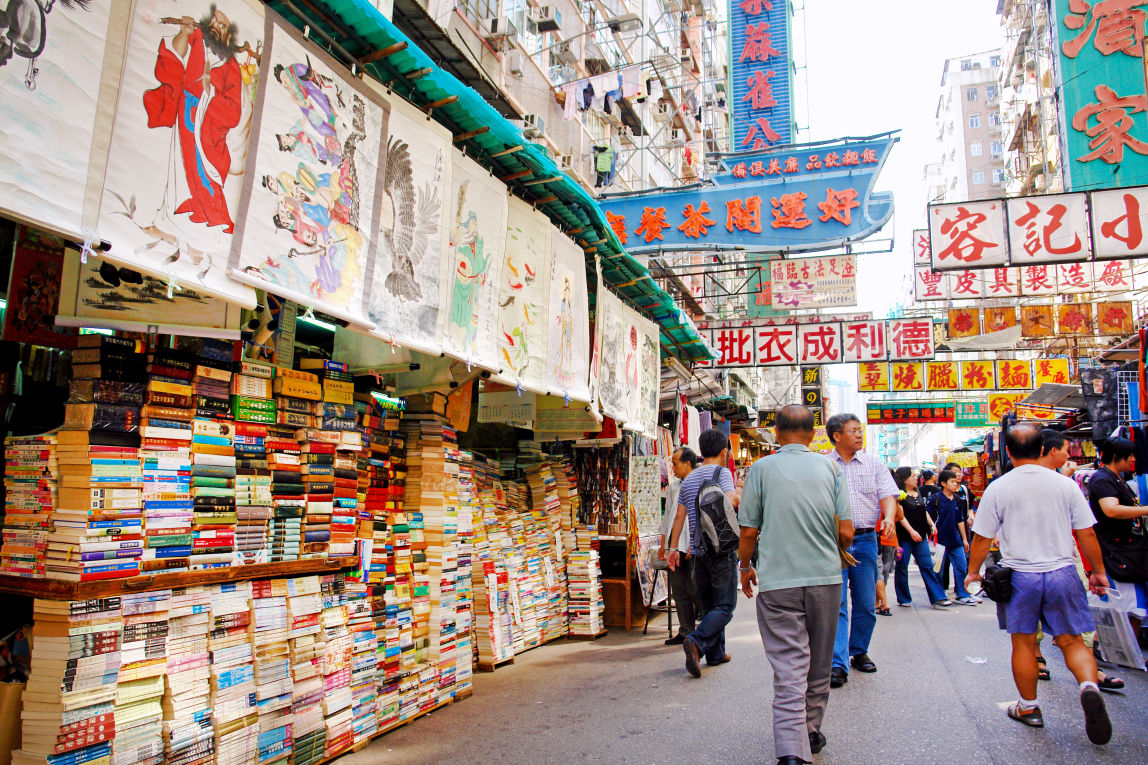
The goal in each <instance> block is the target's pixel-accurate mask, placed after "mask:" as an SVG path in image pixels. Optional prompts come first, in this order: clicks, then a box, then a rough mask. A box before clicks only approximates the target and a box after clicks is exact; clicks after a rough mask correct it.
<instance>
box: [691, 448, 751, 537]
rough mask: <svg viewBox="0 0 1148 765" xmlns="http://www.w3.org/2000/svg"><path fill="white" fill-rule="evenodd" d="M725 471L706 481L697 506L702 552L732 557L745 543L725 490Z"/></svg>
mask: <svg viewBox="0 0 1148 765" xmlns="http://www.w3.org/2000/svg"><path fill="white" fill-rule="evenodd" d="M723 470H725V468H724V467H718V469H717V470H715V471H713V474H712V475H711V476H710V477H709V478H707V479H706V480H705V481H702V485H701V486H700V487H698V498H697V501H696V502H695V505H696V507H697V511H698V529H699V530H700V531H701V537H702V549H703V550H705V552H706V554H707V555H728V554H729V553H732V552H734V551H736V550H737V547H738V544H739V543H740V541H741V527H740V526H739V524H738V522H737V514H736V513H735V512H734V510H733V505H732V504H730V501H729V497H727V496H726V495H725V492H724V491H723V490H722V487H721V483H720V479H721V471H723Z"/></svg>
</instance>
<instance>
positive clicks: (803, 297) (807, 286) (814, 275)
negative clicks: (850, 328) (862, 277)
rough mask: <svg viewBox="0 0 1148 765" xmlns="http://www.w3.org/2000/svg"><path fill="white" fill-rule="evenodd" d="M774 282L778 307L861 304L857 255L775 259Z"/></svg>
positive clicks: (772, 264)
mask: <svg viewBox="0 0 1148 765" xmlns="http://www.w3.org/2000/svg"><path fill="white" fill-rule="evenodd" d="M770 281H771V282H772V289H773V307H774V308H775V309H779V310H781V309H792V308H840V307H842V306H851V305H856V304H857V258H856V256H855V255H828V256H825V257H821V258H799V259H797V260H775V261H773V262H772V263H770ZM751 315H752V314H751Z"/></svg>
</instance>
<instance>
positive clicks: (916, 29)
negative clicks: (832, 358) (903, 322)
mask: <svg viewBox="0 0 1148 765" xmlns="http://www.w3.org/2000/svg"><path fill="white" fill-rule="evenodd" d="M804 5H805V10H804V12H801V11H798V13H797V18H796V19H795V23H794V39H793V47H794V51H795V54H796V55H795V58H796V60H797V64H798V66H800V65H801V63H802V60H803V59H804V60H805V61H807V62H808V63H807V67H806V70H805V72H804V73H803V72H801V71H799V72H798V73H797V81H796V83H795V84H796V90H797V103H796V108H795V116H796V117H797V123H798V126H799V128H802V129H803V130H802V132H801V133H800V134H799V135H800V140H802V141H806V140H812V141H818V140H827V139H832V138H839V137H844V136H865V135H872V134H875V133H883V132H886V131H890V130H898V129H899V130H900V131H901V134H900V142H899V143H898V144H897V145H896V146H894V147H893V150H892V152H891V154H890V157H889V160H888V161H887V162H886V164H885V167H884V169H883V170H882V172H881V176H880V177H879V178H878V181H877V189H878V190H882V191H892V192H893V197H894V210H895V212H894V215H893V220H892V221H891V222H890V224H889V225H888V226H886V227H885V230H884V231H882V232H881V233H879V234H877V237H880V238H886V239H887V238H888V237H889V236H893V238H894V247H893V251H892V252H885V253H878V254H867V255H861V256H859V257H858V282H857V291H858V310H861V311H872V312H873V314H874V316H877V317H883V316H885V315H886V314H887V312H888V311H889V309H890V308H892V307H893V306H894V305H895V304H896V302H897V300H898V298H899V297H901V298H904V297H907V296H905V295H898V293H897V291H896V290H894V289H890V287H891V286H893V285H900V284H901V283H902V281H903V279H907V277H908V274H909V273H910V271H911V252H910V249H909V248H910V243H911V239H912V232H913V229H915V228H923V227H924V225H925V209H926V205H927V204H928V201H929V200H928V199H927V198H926V194H925V182H924V176H923V172H924V166H925V165H926V164H928V163H931V162H935V161H937V160H938V159H939V158H940V147H939V145H938V143H937V138H936V110H937V100H938V98H939V97H940V93H941V91H940V86H941V73H942V71H943V69H944V65H945V60H946V59H948V58H956V57H959V56H964V55H968V54H971V53H979V52H981V51H985V50H990V49H992V48H998V47H1003V46H1004V44H1005V37H1004V30H1003V29H1002V28H1001V26H1000V17H999V16H997V14H996V6H997V0H950V1H949V2H942V1H941V0H878V2H868V3H858V2H857V0H805V3H804ZM803 21H804V25H803ZM803 27H804V32H805V34H804V41H803V39H802V37H803V34H802V33H803ZM803 47H804V53H805V55H804V56H803V55H802V53H803ZM804 98H807V99H808V116H807V114H806V102H805V100H804ZM806 128H807V130H805V129H806ZM884 244H885V246H887V242H885V243H884ZM857 249H861V250H865V249H870V248H869V247H866V246H865V245H864V244H862V245H860V246H859V247H858V248H857ZM873 249H877V247H874V248H873ZM907 283H908V284H911V282H907ZM829 372H830V375H829V376H830V377H831V378H832V379H835V380H842V381H851V382H853V383H854V384H856V372H855V370H854V368H853V367H852V366H851V365H841V364H838V365H834V366H831V367H829Z"/></svg>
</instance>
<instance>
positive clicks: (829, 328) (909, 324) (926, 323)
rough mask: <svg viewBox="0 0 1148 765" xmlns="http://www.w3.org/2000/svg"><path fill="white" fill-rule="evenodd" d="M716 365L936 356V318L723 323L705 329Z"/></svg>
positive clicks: (923, 358)
mask: <svg viewBox="0 0 1148 765" xmlns="http://www.w3.org/2000/svg"><path fill="white" fill-rule="evenodd" d="M700 331H701V333H702V336H703V337H705V338H706V339H707V340H709V341H710V344H711V345H712V346H713V347H714V348H715V349H716V350H717V352H718V358H717V360H716V361H714V362H712V364H711V366H715V367H755V366H766V367H767V366H797V365H798V364H838V363H842V362H859V361H886V360H890V361H913V360H922V361H923V360H928V359H931V358H933V354H934V352H935V350H936V346H935V344H934V339H933V323H932V320H931V319H927V318H926V319H886V320H881V321H871V320H864V321H852V322H819V323H816V324H776V325H762V326H720V327H717V328H714V329H703V330H700Z"/></svg>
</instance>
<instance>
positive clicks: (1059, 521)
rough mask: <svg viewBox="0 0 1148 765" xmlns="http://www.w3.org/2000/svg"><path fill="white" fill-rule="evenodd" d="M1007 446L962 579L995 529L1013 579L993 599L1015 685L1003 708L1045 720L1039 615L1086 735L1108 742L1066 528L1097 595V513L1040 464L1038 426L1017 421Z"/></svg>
mask: <svg viewBox="0 0 1148 765" xmlns="http://www.w3.org/2000/svg"><path fill="white" fill-rule="evenodd" d="M1005 446H1006V447H1007V449H1008V454H1009V457H1010V458H1011V459H1012V461H1013V464H1014V465H1015V467H1014V468H1013V469H1012V470H1011V471H1010V472H1008V473H1006V474H1005V475H1003V476H1001V477H1000V478H998V479H996V480H995V481H993V482H992V483H991V484H990V485H989V487H988V488H987V489H986V490H985V494H984V497H983V498H982V499H981V505H980V509H979V511H978V512H977V517H976V521H975V522H974V524H973V532H974V538H973V543H972V559H971V561H970V563H969V575H968V576H967V577H966V579H965V586H966V587H968V586H970V585H972V584H973V583H975V582H978V581H980V580H981V575H980V569H981V564H982V563H984V560H985V556H986V555H987V554H988V551H989V546H990V544H991V542H992V539H993V537H994V536H995V537H998V538H999V539H1000V551H1001V556H1002V557H1001V564H1002V565H1003V566H1005V567H1006V568H1009V569H1011V570H1012V585H1011V596H1010V597H1009V599H1008V602H1007V603H999V602H998V603H997V617H998V620H999V622H1000V626H1001V629H1003V630H1006V631H1007V632H1008V633H1009V634H1010V635H1011V636H1012V671H1013V680H1014V682H1015V683H1016V687H1017V690H1018V691H1019V692H1020V700H1019V701H1018V702H1017V703H1015V704H1012V705H1010V706H1009V708H1008V716H1009V717H1011V718H1012V719H1014V720H1016V721H1018V722H1021V723H1023V724H1025V725H1027V726H1029V727H1032V728H1043V727H1044V716H1043V715H1042V713H1041V711H1040V707H1039V706H1038V705H1037V703H1036V684H1037V674H1038V665H1037V660H1036V656H1037V654H1036V651H1037V641H1036V632H1037V628H1038V627H1039V626H1040V624H1041V623H1042V622H1043V623H1044V624H1045V625H1046V628H1047V629H1048V631H1049V632H1051V633H1052V634H1053V635H1055V642H1056V644H1057V645H1058V646H1060V650H1061V651H1063V652H1064V663H1065V665H1067V666H1068V669H1069V670H1070V671H1071V672H1072V674H1073V675H1075V676H1076V680H1077V682H1078V683H1080V705H1081V707H1083V709H1084V726H1085V730H1086V732H1087V733H1088V739H1089V740H1090V741H1091V742H1092V743H1094V744H1107V743H1108V741H1109V739H1111V738H1112V723H1111V721H1110V720H1109V719H1108V711H1107V710H1106V709H1105V707H1104V699H1103V698H1101V696H1100V689H1099V687H1098V686H1097V674H1096V660H1095V659H1094V658H1093V657H1092V652H1091V651H1090V650H1089V649H1088V648H1087V647H1086V646H1085V645H1084V641H1083V640H1082V639H1081V633H1083V632H1091V631H1092V630H1094V629H1096V627H1095V625H1094V624H1093V622H1092V614H1091V612H1090V611H1089V608H1088V598H1087V595H1086V594H1085V591H1084V586H1083V585H1082V584H1081V581H1080V578H1079V576H1078V575H1077V573H1076V565H1075V563H1074V560H1073V543H1072V536H1073V534H1072V532H1071V531H1069V529H1072V530H1073V531H1074V532H1075V534H1076V539H1077V541H1078V542H1079V544H1080V551H1081V552H1082V553H1083V554H1084V557H1085V558H1087V559H1088V562H1089V564H1090V565H1091V566H1092V575H1091V576H1090V577H1089V580H1088V584H1089V589H1091V590H1092V591H1093V592H1094V593H1096V594H1097V595H1103V594H1104V593H1105V592H1106V586H1107V584H1108V579H1107V577H1106V575H1105V572H1104V561H1103V559H1102V558H1101V556H1100V544H1099V542H1097V540H1096V532H1095V531H1093V529H1092V526H1093V525H1094V524H1095V523H1096V520H1095V518H1093V516H1092V512H1091V511H1090V510H1089V508H1088V503H1087V502H1086V501H1085V500H1084V495H1083V494H1081V492H1080V489H1079V488H1077V486H1076V482H1075V481H1073V480H1072V479H1071V478H1066V477H1065V476H1062V475H1060V474H1058V473H1054V472H1052V471H1050V470H1048V469H1047V468H1044V467H1042V466H1041V465H1040V464H1039V459H1040V454H1041V448H1042V437H1041V432H1040V430H1038V429H1037V428H1035V427H1033V426H1031V425H1017V426H1016V427H1013V428H1011V429H1010V430H1009V431H1008V433H1007V434H1006V435H1005Z"/></svg>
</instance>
